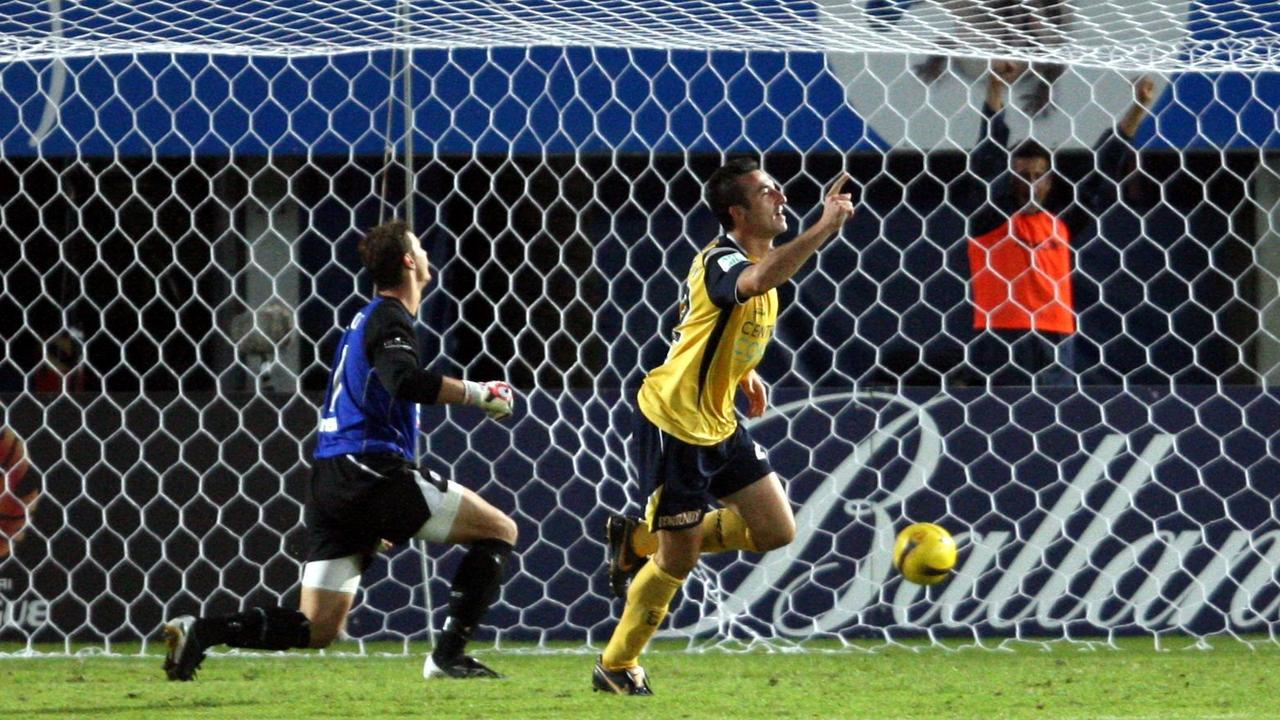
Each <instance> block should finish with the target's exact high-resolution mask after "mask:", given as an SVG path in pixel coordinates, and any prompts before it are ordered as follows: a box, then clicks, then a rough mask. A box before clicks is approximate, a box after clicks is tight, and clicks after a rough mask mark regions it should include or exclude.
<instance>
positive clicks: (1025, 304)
mask: <svg viewBox="0 0 1280 720" xmlns="http://www.w3.org/2000/svg"><path fill="white" fill-rule="evenodd" d="M1025 70H1026V66H1025V64H1022V63H1014V62H1009V61H996V62H994V63H992V67H991V72H990V73H989V75H988V80H987V97H986V102H985V103H984V105H983V108H982V116H983V120H982V129H981V134H980V135H979V143H978V146H977V147H976V148H975V149H974V151H973V155H972V156H971V165H970V170H971V172H973V173H974V174H975V175H976V176H977V178H978V180H979V181H980V182H979V183H975V184H974V185H975V189H976V190H977V192H979V193H981V196H980V198H979V199H977V200H976V201H974V202H972V203H971V204H972V205H973V206H976V207H977V210H976V212H974V214H973V215H971V216H970V218H969V244H968V250H969V269H970V272H971V273H972V279H971V282H970V299H971V301H972V303H973V326H974V328H975V329H976V330H977V331H978V332H979V333H980V334H979V336H978V339H977V341H976V342H974V343H973V344H972V345H971V346H970V348H969V360H970V362H971V363H973V365H975V366H976V368H977V370H978V371H979V372H980V373H982V374H983V375H985V376H986V380H987V382H988V383H995V384H1018V385H1060V386H1061V385H1073V384H1074V383H1075V372H1076V369H1075V362H1074V356H1075V353H1074V348H1073V346H1072V339H1073V336H1074V335H1075V332H1076V315H1075V303H1074V299H1073V296H1072V288H1071V270H1072V266H1073V263H1072V257H1071V253H1072V248H1071V239H1072V238H1073V237H1076V236H1078V235H1079V234H1080V233H1081V231H1082V230H1084V229H1086V228H1087V227H1088V225H1089V224H1090V223H1092V222H1093V221H1094V220H1095V219H1096V218H1097V217H1098V216H1100V215H1101V214H1102V213H1104V212H1105V211H1106V210H1107V209H1108V208H1109V207H1110V206H1111V205H1112V204H1113V203H1114V202H1115V199H1116V192H1115V189H1116V187H1117V184H1118V183H1119V181H1120V179H1121V177H1120V174H1121V172H1122V169H1123V168H1125V167H1127V166H1128V164H1127V162H1126V160H1127V159H1128V158H1129V157H1130V156H1132V154H1133V152H1134V150H1133V145H1132V141H1133V138H1134V135H1136V134H1137V131H1138V127H1139V126H1140V125H1141V124H1142V121H1143V119H1144V118H1145V117H1146V115H1147V111H1148V109H1149V108H1150V107H1151V102H1152V101H1153V100H1154V98H1155V86H1154V83H1153V82H1152V81H1151V80H1150V79H1149V78H1146V77H1143V78H1140V79H1139V80H1137V81H1136V82H1135V83H1134V103H1133V105H1132V106H1131V107H1130V108H1129V109H1128V111H1127V112H1126V113H1125V115H1124V117H1123V118H1121V120H1120V122H1119V123H1118V124H1117V126H1116V128H1115V129H1113V130H1109V131H1107V132H1106V133H1104V134H1103V135H1102V137H1100V138H1099V139H1098V141H1097V142H1096V143H1094V146H1093V157H1094V159H1095V166H1094V167H1095V169H1094V172H1091V173H1089V175H1088V176H1087V177H1085V178H1084V180H1082V181H1081V182H1080V183H1079V184H1078V186H1077V187H1076V189H1075V198H1074V201H1073V202H1072V203H1071V204H1070V206H1069V207H1067V209H1065V210H1064V211H1062V212H1060V213H1054V212H1051V211H1050V210H1049V209H1048V208H1047V205H1046V203H1047V201H1048V199H1049V194H1050V191H1051V190H1052V189H1053V185H1054V172H1053V158H1052V156H1051V154H1050V153H1049V151H1048V149H1046V148H1045V147H1044V146H1043V145H1041V144H1040V143H1038V142H1036V141H1035V140H1032V139H1027V140H1024V141H1023V142H1022V143H1020V144H1019V145H1018V146H1017V147H1016V148H1014V149H1013V151H1012V154H1010V152H1009V150H1008V149H1007V148H1008V144H1009V126H1008V125H1007V124H1006V123H1005V120H1004V107H1005V96H1006V94H1007V92H1008V88H1009V85H1010V84H1012V83H1013V82H1014V81H1015V80H1017V78H1018V76H1019V75H1021V74H1022V72H1023V71H1025Z"/></svg>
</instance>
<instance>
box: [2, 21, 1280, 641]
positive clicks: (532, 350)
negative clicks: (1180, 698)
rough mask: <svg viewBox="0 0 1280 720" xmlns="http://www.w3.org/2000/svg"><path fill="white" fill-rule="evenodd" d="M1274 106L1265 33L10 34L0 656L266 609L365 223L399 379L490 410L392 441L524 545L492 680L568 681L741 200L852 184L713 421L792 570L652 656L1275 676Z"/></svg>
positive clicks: (693, 591) (732, 584) (405, 606)
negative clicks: (513, 530) (957, 657)
mask: <svg viewBox="0 0 1280 720" xmlns="http://www.w3.org/2000/svg"><path fill="white" fill-rule="evenodd" d="M1278 65H1280V3H1277V2H1273V1H1270V0H1267V1H1262V0H1257V1H1253V0H1250V1H1245V0H1199V1H1196V2H1189V1H1181V2H1179V1H1176V0H1175V1H1174V2H1166V1H1163V0H1160V1H1157V0H1037V1H1028V2H1005V1H1003V0H839V1H837V0H816V1H813V2H783V1H781V0H753V1H749V2H745V1H744V2H734V1H730V0H661V1H655V2H645V3H631V2H614V1H605V2H585V1H578V0H550V1H548V0H516V1H504V2H499V1H497V0H471V1H469V2H443V1H441V2H435V1H429V0H413V1H402V2H395V1H393V0H273V1H272V2H259V1H257V0H241V1H236V2H177V1H174V0H167V1H166V0H155V1H149V2H114V1H108V0H83V1H81V2H74V3H72V2H61V1H60V0H48V1H47V2H46V1H44V0H40V1H35V0H0V273H2V275H3V286H2V287H0V328H2V331H0V336H2V337H3V339H4V342H3V346H2V347H3V353H2V354H0V408H2V409H0V413H2V414H0V426H3V429H2V431H0V463H2V468H3V472H4V476H3V477H4V484H3V486H0V618H2V622H0V643H4V644H2V645H0V649H8V650H10V651H12V650H14V649H18V650H21V649H29V648H31V647H34V646H35V644H37V643H50V642H52V643H60V644H61V647H63V648H65V649H66V650H71V649H73V648H78V647H82V646H90V647H99V648H102V647H105V648H107V649H111V648H112V647H113V646H114V644H117V643H123V642H128V643H132V642H137V641H139V640H145V639H147V638H150V637H154V635H155V632H156V630H157V628H158V627H159V625H160V623H161V621H162V619H163V618H165V617H167V616H171V615H176V614H180V613H189V612H203V613H221V612H230V611H234V610H237V609H239V608H241V607H245V606H250V605H254V604H259V603H278V602H279V603H285V604H288V603H292V602H296V597H297V592H298V588H299V567H300V563H301V560H302V557H303V553H304V550H305V548H304V547H303V532H302V530H301V517H300V516H301V506H302V501H303V499H304V496H305V492H306V486H307V474H308V460H309V450H310V447H311V444H312V442H313V440H312V433H313V431H314V428H315V425H316V422H317V404H318V403H319V401H320V398H321V396H322V393H323V391H324V385H325V381H326V376H327V371H328V364H329V362H330V359H331V355H332V352H333V348H334V345H335V343H336V341H337V338H338V335H339V328H341V327H342V326H343V324H344V322H345V320H346V319H347V318H349V317H350V315H351V314H352V313H353V312H354V310H355V309H356V308H358V307H359V306H360V305H361V304H362V303H363V300H362V299H361V298H362V297H364V296H367V294H368V293H369V292H370V286H369V282H368V279H367V278H366V277H364V276H363V275H362V274H361V273H359V272H357V269H358V267H359V262H358V258H357V257H356V253H355V242H356V239H357V237H358V236H359V235H360V233H361V231H362V230H364V229H367V228H369V227H371V226H373V225H375V224H377V223H378V222H379V221H380V220H384V219H388V218H390V217H392V216H398V217H403V218H406V219H408V220H409V221H410V222H411V224H412V226H413V227H414V228H415V229H416V230H417V231H418V233H419V234H420V236H421V237H422V240H423V245H424V247H425V249H426V250H427V252H428V253H429V255H430V259H431V263H432V265H433V267H434V268H435V271H436V272H435V277H436V279H435V282H434V284H433V286H432V288H431V290H430V291H429V293H428V295H427V297H426V299H425V302H424V304H423V307H422V311H421V313H420V316H419V317H420V320H421V323H420V334H421V338H422V343H421V344H422V346H423V348H424V350H425V352H424V355H425V358H426V359H427V360H429V361H430V363H431V367H433V368H434V369H437V370H439V371H442V372H445V373H447V374H451V375H456V376H464V377H467V378H471V379H477V380H487V379H496V378H500V377H505V378H507V379H508V380H510V381H511V382H512V384H513V385H514V386H515V387H516V388H517V389H518V391H519V393H520V395H521V400H520V406H519V412H518V414H517V416H516V417H515V418H514V419H513V421H511V422H509V423H506V424H496V423H492V422H481V421H480V420H479V419H478V418H477V417H476V413H469V412H467V411H466V410H465V409H462V410H443V409H440V408H424V414H423V430H424V434H423V437H422V450H423V455H424V457H425V458H427V459H428V462H429V463H431V464H432V466H433V467H435V468H436V469H438V470H441V471H442V472H445V473H447V474H448V475H450V476H451V477H453V478H455V479H456V480H458V481H460V482H462V483H464V484H466V485H467V486H469V487H471V488H473V489H475V490H477V491H478V492H480V493H481V494H482V495H483V496H485V497H487V498H488V499H490V500H491V502H493V503H494V504H495V505H497V506H498V507H500V508H502V509H503V510H506V511H508V512H510V513H511V514H512V516H513V517H514V518H515V519H516V520H517V522H518V524H519V529H520V536H521V537H520V541H519V545H518V560H517V561H516V562H514V563H513V568H512V571H511V577H510V579H509V581H508V582H507V583H506V585H505V587H504V589H503V594H502V598H501V600H500V602H499V604H498V605H497V607H496V608H495V610H494V611H493V613H492V614H491V615H490V616H489V618H488V619H487V621H486V622H487V624H486V628H485V631H486V633H487V636H488V637H490V638H496V639H497V641H499V642H504V643H505V642H507V641H530V642H535V643H537V644H539V645H540V646H545V645H546V644H547V643H551V642H554V641H568V642H570V643H571V644H577V645H578V646H582V647H585V646H586V645H588V644H594V645H599V644H601V643H602V642H603V641H604V640H605V639H606V638H607V633H609V632H610V631H611V630H612V627H613V623H614V619H615V618H616V613H617V609H618V607H619V604H618V603H617V601H615V600H613V598H612V597H611V595H610V592H609V588H608V583H607V581H606V579H605V577H604V574H603V563H604V546H603V544H602V540H601V532H600V529H601V525H602V523H603V519H604V517H605V515H606V513H607V512H610V511H624V510H630V511H632V512H635V511H637V510H638V508H639V503H640V502H641V500H642V498H641V497H639V494H638V490H637V488H636V487H635V485H634V478H631V477H630V474H631V472H632V471H631V470H630V465H629V463H628V462H627V438H628V435H629V432H630V426H631V425H630V423H631V412H632V410H631V404H632V401H633V396H634V392H635V390H636V388H637V386H638V383H639V381H640V379H641V378H642V377H643V375H644V372H645V370H646V369H648V368H652V367H653V366H654V365H655V364H656V363H658V362H660V361H661V359H662V357H663V356H664V354H665V351H666V347H667V342H668V339H669V337H670V331H671V328H672V322H673V319H674V317H675V312H676V307H675V306H676V301H677V296H678V293H679V286H680V283H681V282H682V281H683V280H684V277H685V274H686V272H687V270H688V267H689V264H690V262H691V260H692V258H693V257H694V255H695V253H697V252H698V250H699V249H700V248H701V247H703V246H704V245H705V244H707V243H709V242H710V241H711V240H713V239H714V238H715V237H716V236H717V234H718V228H717V226H716V224H715V221H714V219H713V217H712V216H711V214H710V212H709V211H708V210H707V209H706V207H705V206H704V205H703V204H702V203H701V202H700V197H701V194H702V184H703V182H704V181H705V179H706V178H707V177H708V175H709V174H710V173H711V171H713V170H714V169H715V168H716V167H717V166H718V165H719V164H720V163H721V162H723V161H724V160H725V159H726V158H728V157H731V156H738V155H750V156H753V157H756V158H759V159H760V160H761V162H762V165H763V168H764V169H765V170H766V171H767V172H768V173H770V174H771V175H773V176H774V177H775V178H777V179H778V181H779V182H780V183H781V184H782V186H783V188H784V189H785V192H786V195H787V197H788V201H789V212H790V213H791V219H792V222H791V227H792V228H793V230H794V228H796V227H797V226H805V225H807V224H808V223H810V222H812V221H813V220H814V219H815V217H816V215H815V214H814V208H815V207H816V206H818V204H819V201H820V198H821V193H822V191H823V188H824V186H825V185H826V184H827V183H828V182H829V181H830V180H831V179H832V178H834V177H836V176H837V175H838V174H839V172H840V171H841V170H848V171H849V172H850V173H851V175H852V176H853V177H854V182H853V184H852V185H851V186H850V190H851V191H852V192H854V193H855V195H856V198H855V199H856V201H857V204H858V210H857V213H856V215H855V217H854V219H853V220H852V221H851V222H850V223H849V224H848V225H847V226H846V228H845V229H844V230H843V232H842V233H840V235H839V236H838V237H837V238H835V239H833V240H832V241H831V242H830V243H829V244H828V245H827V246H826V247H825V248H824V249H823V250H822V251H821V252H820V253H819V254H818V256H817V258H816V259H815V260H812V261H810V262H809V264H808V265H807V266H806V267H805V268H804V269H803V270H802V271H801V272H800V273H799V274H798V275H797V277H796V279H795V282H794V283H792V284H790V285H787V286H785V287H783V288H782V289H781V291H780V292H781V298H780V300H781V311H780V313H779V316H778V320H777V325H776V327H775V328H773V329H772V332H773V341H772V343H771V345H770V348H769V350H768V352H767V354H766V355H765V358H764V361H763V364H762V365H761V367H760V372H761V374H762V376H763V377H764V378H765V379H766V380H767V381H768V382H769V383H771V385H772V388H771V405H770V409H769V412H768V413H767V414H766V415H765V416H764V417H762V418H759V419H753V420H750V421H744V422H745V423H746V425H747V426H748V427H749V428H750V431H751V433H752V434H753V436H754V437H755V438H756V439H757V440H758V441H759V442H760V443H761V444H762V445H763V446H764V447H766V448H768V451H769V456H770V459H771V462H772V464H773V465H774V467H775V468H776V469H777V470H778V472H779V474H780V475H781V477H782V478H783V479H784V480H785V482H786V484H787V489H788V493H789V495H790V498H791V501H792V503H793V505H794V508H795V511H796V519H797V528H798V529H797V535H796V538H795V540H794V542H792V543H791V544H790V545H789V546H788V547H786V548H784V549H781V550H778V551H775V552H772V553H769V554H767V555H765V556H755V555H743V556H741V557H739V556H738V555H736V554H730V555H720V556H709V557H707V558H706V562H705V563H704V565H703V566H702V567H701V568H700V569H699V570H698V571H696V573H695V574H694V576H692V577H691V579H690V580H689V582H688V583H686V585H685V587H684V591H683V595H682V597H681V599H680V602H679V605H678V606H677V607H676V608H675V610H674V612H673V613H672V615H671V617H670V620H669V624H668V626H667V627H665V628H664V630H663V633H664V634H665V635H668V636H676V637H685V638H689V639H690V641H691V643H694V642H696V643H698V644H712V645H723V646H739V645H741V644H744V643H745V644H747V645H751V644H753V643H757V642H767V643H773V644H790V643H795V642H800V641H804V640H809V639H815V638H817V639H821V638H826V639H835V640H838V641H841V642H846V643H854V642H858V641H870V642H872V643H886V642H897V641H899V640H906V639H911V638H922V637H923V638H931V639H934V640H942V639H949V641H953V642H961V643H977V644H988V643H999V642H1002V641H1004V640H1007V639H1009V638H1015V639H1016V638H1037V639H1040V638H1049V639H1077V638H1083V639H1091V638H1093V639H1096V638H1103V639H1106V638H1110V637H1113V636H1115V635H1118V634H1145V635H1149V636H1153V637H1155V638H1157V639H1159V638H1163V637H1165V636H1178V637H1188V638H1193V639H1203V638H1207V637H1210V636H1219V635H1231V636H1238V637H1241V638H1244V639H1246V640H1248V641H1250V642H1253V641H1270V640H1273V639H1274V636H1275V632H1276V629H1277V624H1278V623H1280V574H1278V573H1280V504H1278V500H1277V498H1280V463H1278V462H1277V460H1276V458H1275V448H1276V443H1277V442H1280V437H1278V436H1277V433H1278V432H1280V397H1277V395H1276V392H1275V389H1274V388H1275V380H1276V379H1277V378H1280V305H1278V304H1277V298H1280V284H1278V283H1280V280H1278V277H1280V236H1278V232H1280V205H1278V202H1280V156H1277V154H1276V148H1277V146H1278V145H1280V132H1278V130H1277V122H1276V116H1277V111H1278V109H1280V107H1278V106H1280V76H1278V75H1277V73H1276V70H1277V66H1278ZM996 77H998V78H999V80H998V81H997V80H996V79H993V78H996ZM996 110H998V111H999V112H995V111H996ZM1028 138H1030V139H1033V140H1035V141H1036V144H1038V145H1039V146H1040V147H1042V148H1044V149H1045V152H1044V153H1042V154H1037V153H1036V152H1035V148H1034V147H1033V146H1032V145H1030V144H1025V143H1023V141H1024V140H1025V139H1028ZM1015 149H1016V152H1013V151H1014V150H1015ZM1028 149H1029V150H1028ZM1024 151H1026V152H1024ZM1040 162H1043V167H1041V168H1040V169H1041V170H1042V171H1044V173H1043V174H1044V176H1045V177H1047V178H1048V179H1047V180H1040V181H1038V182H1037V183H1036V184H1034V185H1029V184H1026V183H1023V184H1019V178H1021V177H1027V178H1030V177H1031V175H1030V174H1029V173H1031V174H1036V173H1032V170H1029V169H1028V167H1029V166H1036V164H1037V163H1040ZM1010 171H1017V173H1015V175H1012V176H1011V175H1010ZM1042 191H1043V194H1042ZM1018 193H1022V195H1018ZM1032 195H1034V197H1031V196H1032ZM1018 197H1021V198H1022V200H1017V199H1016V198H1018ZM1010 198H1014V202H1015V205H1016V206H1011V205H1010V204H1009V203H1010ZM1037 209H1042V210H1043V212H1038V213H1037V212H1032V211H1033V210H1037ZM1033 216H1034V217H1039V218H1041V219H1043V218H1051V221H1050V222H1049V224H1048V225H1044V224H1043V223H1041V224H1037V223H1038V222H1039V221H1035V220H1033V219H1030V218H1032V217H1033ZM992 217H994V218H995V220H994V221H992V222H988V223H987V224H984V222H983V219H984V218H985V219H987V220H990V219H991V218H992ZM1019 223H1023V224H1025V225H1026V228H1023V225H1020V224H1019ZM1043 227H1048V228H1050V230H1044V231H1043V232H1041V231H1040V230H1036V229H1035V228H1043ZM1020 228H1021V229H1020ZM1027 228H1030V229H1027ZM1038 232H1041V234H1040V235H1037V234H1036V233H1038ZM992 233H994V235H993V234H992ZM785 239H786V236H784V237H783V238H781V239H780V240H785ZM997 258H998V259H997ZM992 288H995V291H994V292H996V295H997V296H999V297H997V298H996V300H992V294H991V293H992V292H993V290H992ZM1045 288H1048V290H1045ZM1001 293H1003V295H1001ZM1037 293H1038V294H1037ZM1046 293H1047V295H1046ZM1036 298H1039V299H1036ZM1046 298H1047V299H1046ZM1049 306H1052V307H1049ZM1046 307H1049V309H1048V310H1044V308H1046ZM1041 310H1044V312H1043V313H1041ZM1041 314H1043V315H1045V316H1048V315H1050V314H1052V315H1053V317H1054V319H1053V322H1052V323H1048V321H1046V323H1047V324H1044V325H1041V324H1040V321H1041V317H1040V316H1041ZM997 315H1001V316H1002V317H1003V316H1005V315H1008V316H1010V317H1013V320H1011V321H1010V322H1009V323H1005V324H1001V323H997V322H996V321H995V320H994V318H995V317H996V316H997ZM915 521H929V522H935V523H938V524H941V525H943V526H945V527H946V528H948V529H949V530H950V531H951V532H952V533H953V534H954V536H955V538H956V540H957V541H958V543H959V546H960V562H959V565H958V568H957V571H956V573H955V574H954V576H953V577H952V578H951V579H950V580H949V581H947V582H946V583H945V584H942V585H938V586H934V587H931V588H929V589H927V590H926V589H924V588H921V587H919V586H915V585H911V584H907V583H904V582H903V581H902V580H901V579H900V578H899V577H897V576H896V575H895V573H894V572H893V569H892V566H891V562H890V548H891V547H892V542H893V538H894V534H895V532H896V530H898V529H900V528H901V527H903V526H904V525H906V524H907V523H909V522H915ZM424 558H425V559H424ZM457 558H458V555H457V553H456V551H454V552H452V553H450V552H444V551H443V549H441V548H435V547H432V548H427V552H426V554H425V555H423V554H421V553H419V552H417V550H416V549H410V548H401V549H397V550H393V551H391V552H389V553H387V554H385V555H383V556H381V557H380V558H379V559H378V560H377V561H376V562H375V563H374V564H373V566H372V567H371V568H370V570H369V571H368V573H367V574H366V576H365V579H364V586H363V589H362V590H361V596H360V598H359V607H358V609H357V610H356V611H355V613H354V614H353V616H352V618H351V622H350V624H349V627H348V632H349V634H350V635H351V636H352V637H354V638H357V639H360V640H373V639H380V640H385V639H392V640H400V641H403V642H404V643H408V642H409V641H417V640H423V639H427V638H429V636H430V634H431V631H432V628H433V627H439V624H440V622H441V621H442V616H441V611H442V609H443V607H444V605H445V604H446V600H445V596H446V586H445V583H444V581H443V580H442V579H441V578H447V577H449V576H450V575H451V569H452V567H453V565H454V564H455V563H456V562H457ZM41 647H48V646H44V645H42V646H41ZM406 647H407V645H406Z"/></svg>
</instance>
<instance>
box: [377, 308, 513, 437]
mask: <svg viewBox="0 0 1280 720" xmlns="http://www.w3.org/2000/svg"><path fill="white" fill-rule="evenodd" d="M369 323H370V327H369V329H368V331H367V332H368V335H367V337H368V342H367V344H366V348H365V352H366V353H367V354H368V356H369V361H370V362H369V364H370V365H371V366H372V367H373V368H374V369H376V370H377V376H378V380H379V381H380V382H381V383H382V385H383V387H385V388H386V389H387V392H389V393H391V396H392V397H394V398H396V399H397V400H407V401H409V402H414V403H419V404H422V405H447V404H455V403H456V404H464V405H472V406H475V407H478V408H480V409H481V410H483V411H484V412H485V413H486V414H487V415H488V416H489V417H491V418H493V419H494V420H505V419H507V418H508V417H511V414H512V412H513V411H514V409H515V393H514V392H513V391H512V389H511V386H510V385H508V384H507V383H505V382H503V381H501V380H494V381H489V382H483V383H481V382H474V381H471V380H458V379H455V378H451V377H445V376H443V375H441V374H439V373H435V372H432V371H431V370H428V369H426V368H423V367H420V365H419V358H418V351H417V344H416V343H415V342H414V341H413V326H412V324H411V323H410V319H409V316H408V315H407V314H405V313H375V315H374V316H373V317H372V318H371V319H370V321H369Z"/></svg>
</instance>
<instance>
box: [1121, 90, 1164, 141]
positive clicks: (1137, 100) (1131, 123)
mask: <svg viewBox="0 0 1280 720" xmlns="http://www.w3.org/2000/svg"><path fill="white" fill-rule="evenodd" d="M1155 99H1156V84H1155V81H1153V80H1152V79H1151V78H1150V77H1148V76H1146V75H1144V76H1142V77H1140V78H1138V79H1137V80H1135V81H1134V83H1133V104H1132V105H1130V106H1129V110H1128V111H1127V112H1125V114H1124V117H1122V118H1120V122H1119V123H1118V124H1117V125H1116V127H1117V128H1118V129H1119V130H1120V132H1121V134H1123V135H1124V136H1125V138H1126V139H1128V140H1132V139H1133V138H1134V136H1135V135H1137V134H1138V128H1139V127H1140V126H1141V125H1142V121H1143V120H1145V119H1146V118H1147V113H1148V112H1149V111H1150V110H1151V103H1153V102H1155Z"/></svg>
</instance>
